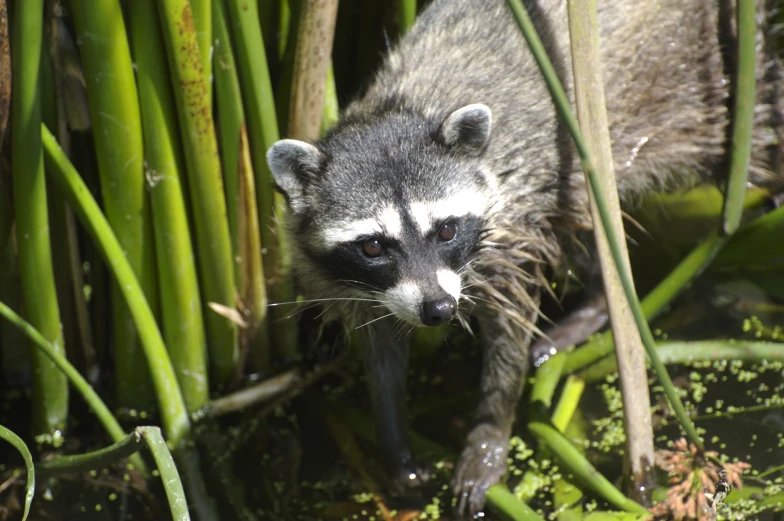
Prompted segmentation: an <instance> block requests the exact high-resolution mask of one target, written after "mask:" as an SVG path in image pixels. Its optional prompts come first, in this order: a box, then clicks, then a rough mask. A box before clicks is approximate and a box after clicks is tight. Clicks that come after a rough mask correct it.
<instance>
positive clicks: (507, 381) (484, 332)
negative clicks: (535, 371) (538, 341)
mask: <svg viewBox="0 0 784 521" xmlns="http://www.w3.org/2000/svg"><path fill="white" fill-rule="evenodd" d="M478 318H479V327H480V330H481V337H482V342H483V348H484V360H483V363H482V374H481V381H480V398H479V404H478V407H477V410H476V412H475V414H474V424H473V427H472V429H471V431H470V432H469V434H468V437H467V439H466V443H465V447H464V449H463V452H462V454H461V455H460V459H459V460H458V462H457V466H456V468H455V472H454V475H453V477H452V492H453V493H454V495H455V497H457V500H458V505H457V511H458V514H459V515H463V516H465V515H466V514H469V515H471V516H473V515H475V514H476V513H478V512H479V511H481V510H482V508H483V507H484V503H485V495H486V494H487V489H488V488H490V487H491V486H492V485H494V484H496V483H498V481H499V480H500V479H501V478H502V477H503V475H504V474H505V473H506V456H507V452H508V451H509V436H510V435H511V432H512V424H513V423H514V418H515V409H516V407H517V402H518V400H519V399H520V393H521V392H522V386H523V379H524V378H525V372H526V370H527V368H528V345H529V342H530V340H531V335H530V333H528V332H526V331H524V330H523V329H522V328H521V327H520V326H519V325H517V324H514V323H512V322H511V320H510V319H509V318H507V317H505V316H504V315H503V314H501V313H492V314H491V313H488V314H482V315H480V316H479V317H478Z"/></svg>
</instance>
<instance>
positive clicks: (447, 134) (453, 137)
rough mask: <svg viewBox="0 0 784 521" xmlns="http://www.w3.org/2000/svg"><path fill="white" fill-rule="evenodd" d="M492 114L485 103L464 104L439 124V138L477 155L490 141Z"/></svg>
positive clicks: (451, 145) (467, 152)
mask: <svg viewBox="0 0 784 521" xmlns="http://www.w3.org/2000/svg"><path fill="white" fill-rule="evenodd" d="M492 127H493V116H492V113H491V112H490V108H489V107H487V105H482V104H480V103H476V104H474V105H466V106H465V107H462V108H459V109H457V110H456V111H454V112H452V113H451V114H450V115H449V116H447V117H446V119H445V120H444V122H443V123H442V124H441V139H443V141H444V143H446V144H447V145H449V146H450V147H453V148H457V149H459V150H461V151H463V152H465V153H466V154H468V155H471V156H478V155H479V154H481V153H482V151H484V149H485V147H486V146H487V143H488V142H489V141H490V130H491V129H492Z"/></svg>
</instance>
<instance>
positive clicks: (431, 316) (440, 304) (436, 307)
mask: <svg viewBox="0 0 784 521" xmlns="http://www.w3.org/2000/svg"><path fill="white" fill-rule="evenodd" d="M455 311H457V302H456V301H455V298H454V297H453V296H452V295H447V296H446V297H444V298H441V299H438V300H430V301H427V302H424V303H422V309H421V311H420V319H421V320H422V323H423V324H424V325H426V326H440V325H441V324H443V323H444V322H447V321H449V320H450V319H451V318H452V317H453V316H455Z"/></svg>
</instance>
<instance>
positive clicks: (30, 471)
mask: <svg viewBox="0 0 784 521" xmlns="http://www.w3.org/2000/svg"><path fill="white" fill-rule="evenodd" d="M0 438H2V439H4V440H5V441H7V442H8V443H10V444H11V445H13V446H14V448H15V449H16V450H17V451H19V454H21V455H22V458H23V459H24V462H25V467H26V468H27V483H26V484H25V501H24V512H23V514H22V521H25V520H26V519H27V516H28V515H29V514H30V504H31V503H32V502H33V496H34V495H35V465H33V456H32V455H31V454H30V450H29V449H28V448H27V445H25V442H24V441H22V438H20V437H19V436H17V435H16V434H14V433H13V432H11V431H10V430H8V429H6V428H5V427H3V426H2V425H0Z"/></svg>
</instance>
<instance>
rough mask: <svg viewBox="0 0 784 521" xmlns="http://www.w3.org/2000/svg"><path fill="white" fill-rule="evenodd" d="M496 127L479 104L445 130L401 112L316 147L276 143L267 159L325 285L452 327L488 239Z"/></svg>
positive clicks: (298, 237) (447, 122)
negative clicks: (489, 171) (487, 162)
mask: <svg viewBox="0 0 784 521" xmlns="http://www.w3.org/2000/svg"><path fill="white" fill-rule="evenodd" d="M490 129H491V115H490V110H489V109H488V108H487V107H485V106H484V105H469V106H467V107H463V108H461V109H458V110H457V111H455V112H453V113H452V114H450V115H449V116H448V117H446V118H445V119H444V120H443V121H442V122H438V123H437V124H432V123H428V122H427V120H425V119H424V118H422V117H421V116H416V115H413V114H410V113H402V112H401V113H395V114H385V115H384V116H382V117H377V118H368V119H365V120H361V121H360V120H357V121H355V122H352V121H348V122H344V123H343V124H342V125H341V126H340V127H339V128H338V129H337V130H336V131H335V132H333V133H331V134H330V135H329V136H327V137H326V138H325V139H324V140H322V141H321V142H320V143H318V147H316V146H313V145H310V144H307V143H303V142H301V141H295V140H282V141H279V142H278V143H275V145H273V146H272V147H271V148H270V150H269V152H268V154H267V159H268V162H269V165H270V168H271V170H272V172H273V175H274V177H275V180H276V182H277V184H278V186H279V188H280V189H281V190H282V191H283V192H284V193H285V195H286V196H287V198H288V202H289V209H290V220H291V223H290V224H291V226H290V230H291V231H292V232H293V239H294V241H295V242H296V246H297V248H298V249H299V251H300V252H301V253H302V254H303V255H305V256H306V257H307V259H308V260H309V261H310V262H309V263H308V264H309V265H310V266H312V267H314V268H313V269H315V270H316V271H317V272H318V275H319V277H320V278H321V279H323V281H320V282H322V283H321V284H320V286H322V288H323V287H324V286H325V283H327V282H328V283H329V287H330V288H331V289H330V291H334V296H342V295H347V294H351V295H354V296H357V297H360V298H366V299H368V300H371V301H376V302H368V307H372V306H374V304H375V303H377V302H380V305H381V306H385V307H386V308H388V310H389V312H390V314H394V315H396V316H397V317H398V318H400V319H402V320H404V321H406V322H408V323H410V324H415V325H427V326H437V325H440V324H442V323H444V322H446V321H448V320H450V319H451V318H452V317H453V316H454V315H455V314H456V312H457V307H458V303H459V301H460V297H461V289H462V281H461V271H462V270H464V268H465V267H466V266H467V265H468V264H469V262H470V260H471V256H472V254H473V253H474V252H475V251H476V249H477V247H478V244H479V242H480V240H481V236H482V234H483V229H484V219H483V217H484V215H485V213H486V211H487V206H488V198H487V193H488V183H489V182H488V179H487V178H486V174H485V173H484V172H483V170H482V158H481V156H482V154H483V152H484V150H485V148H486V146H487V143H488V140H489V137H490ZM306 290H307V288H306ZM322 292H323V291H322ZM327 296H328V297H329V296H331V295H327ZM376 307H378V306H376Z"/></svg>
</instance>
